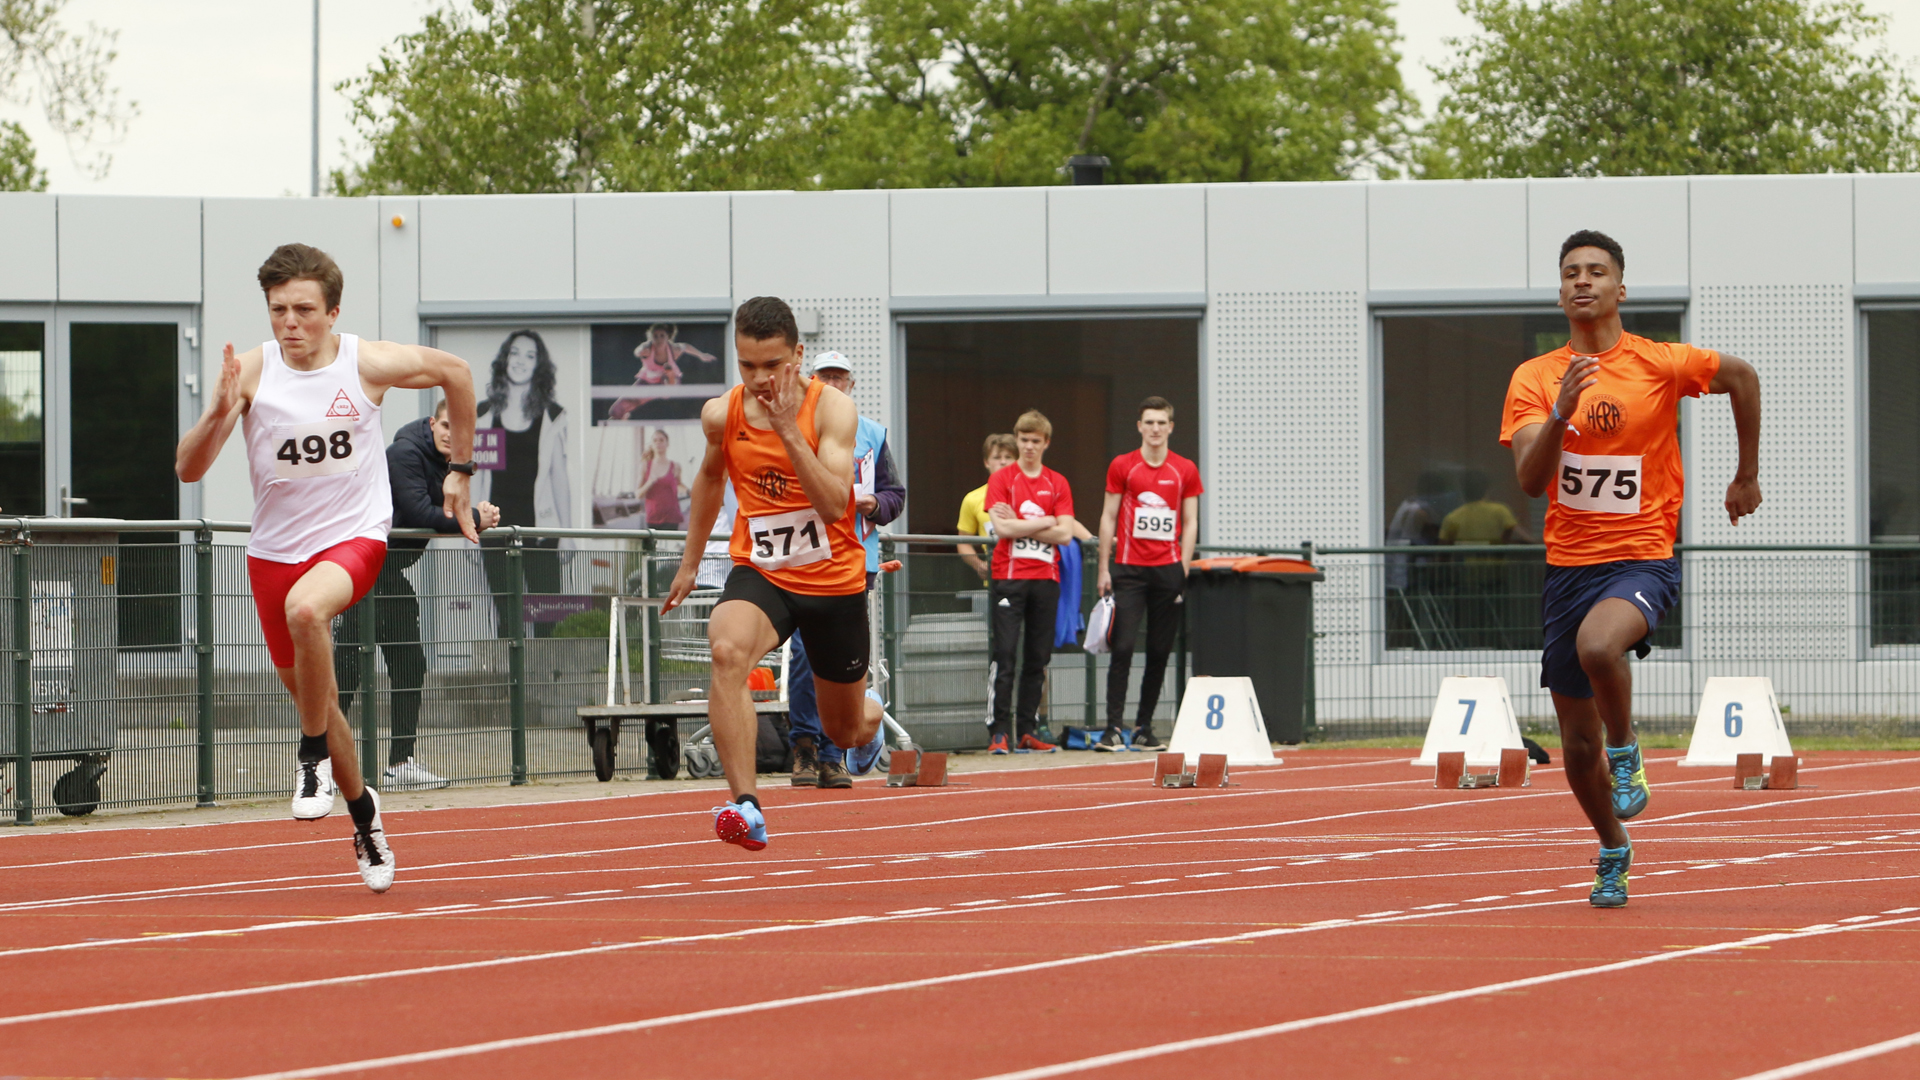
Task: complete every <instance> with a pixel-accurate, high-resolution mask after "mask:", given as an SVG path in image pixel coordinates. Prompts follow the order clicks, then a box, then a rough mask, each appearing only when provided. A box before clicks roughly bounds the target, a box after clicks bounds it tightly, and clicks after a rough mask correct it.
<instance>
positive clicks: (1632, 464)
mask: <svg viewBox="0 0 1920 1080" xmlns="http://www.w3.org/2000/svg"><path fill="white" fill-rule="evenodd" d="M1640 486H1641V472H1640V458H1639V456H1638V455H1631V456H1630V455H1625V454H1621V455H1608V456H1603V455H1600V454H1588V455H1585V456H1582V455H1580V454H1570V453H1568V452H1566V451H1565V450H1562V451H1561V452H1560V476H1559V488H1560V495H1559V498H1560V505H1561V506H1570V507H1572V508H1574V509H1575V510H1597V511H1599V512H1600V513H1602V514H1637V513H1639V512H1640Z"/></svg>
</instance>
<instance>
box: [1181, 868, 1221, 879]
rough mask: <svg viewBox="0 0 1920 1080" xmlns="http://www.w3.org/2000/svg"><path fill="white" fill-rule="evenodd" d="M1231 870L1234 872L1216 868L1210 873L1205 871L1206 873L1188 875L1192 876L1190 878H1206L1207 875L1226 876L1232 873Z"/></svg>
mask: <svg viewBox="0 0 1920 1080" xmlns="http://www.w3.org/2000/svg"><path fill="white" fill-rule="evenodd" d="M1231 872H1232V871H1229V870H1214V871H1212V872H1210V873H1205V874H1188V875H1187V876H1188V877H1190V878H1206V877H1226V876H1227V875H1228V874H1230V873H1231Z"/></svg>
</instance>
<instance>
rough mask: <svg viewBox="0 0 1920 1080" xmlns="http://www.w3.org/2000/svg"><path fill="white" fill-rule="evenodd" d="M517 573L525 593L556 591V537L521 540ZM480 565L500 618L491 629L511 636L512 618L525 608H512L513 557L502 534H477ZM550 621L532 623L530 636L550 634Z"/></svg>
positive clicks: (558, 588) (496, 633) (558, 582)
mask: <svg viewBox="0 0 1920 1080" xmlns="http://www.w3.org/2000/svg"><path fill="white" fill-rule="evenodd" d="M520 543H521V550H520V576H521V578H522V580H524V581H525V582H526V589H525V590H524V591H525V592H526V593H529V594H533V595H552V594H554V593H558V592H559V591H560V552H559V550H558V549H559V547H560V541H558V540H552V539H544V540H522V541H521V542H520ZM480 565H481V566H482V567H484V568H485V569H486V572H487V591H489V592H491V593H492V594H493V610H494V613H495V614H496V615H498V616H499V617H500V618H499V620H498V622H497V623H496V624H495V629H494V633H495V635H496V636H498V637H500V638H510V637H512V636H513V622H514V621H515V620H519V619H524V618H525V617H526V613H525V612H521V611H515V610H514V609H513V560H512V559H511V558H509V557H508V555H507V540H506V538H505V537H501V538H499V539H494V538H492V537H485V536H483V537H481V538H480ZM552 635H553V624H552V623H534V624H533V634H532V636H533V637H551V636H552Z"/></svg>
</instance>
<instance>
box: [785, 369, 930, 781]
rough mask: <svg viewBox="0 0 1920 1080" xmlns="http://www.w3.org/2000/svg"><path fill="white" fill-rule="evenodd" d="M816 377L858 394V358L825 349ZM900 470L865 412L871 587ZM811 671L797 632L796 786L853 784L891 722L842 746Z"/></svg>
mask: <svg viewBox="0 0 1920 1080" xmlns="http://www.w3.org/2000/svg"><path fill="white" fill-rule="evenodd" d="M813 377H814V378H816V379H819V380H820V381H821V382H824V383H826V384H827V385H828V386H831V387H833V388H834V389H835V390H838V391H840V392H841V393H843V394H846V395H847V396H848V397H852V396H853V362H852V361H850V360H848V359H847V358H846V357H845V356H842V355H841V354H839V353H837V352H825V353H821V354H820V356H819V357H818V358H816V359H815V360H814V362H813ZM899 475H900V474H899V471H898V470H896V469H895V468H894V467H893V455H892V454H891V453H890V452H889V451H888V449H887V429H886V428H885V427H883V426H881V424H880V423H879V422H878V421H876V420H873V419H870V418H868V417H865V416H862V417H860V426H859V430H858V431H857V432H856V433H855V434H854V439H853V500H854V503H853V505H854V510H855V512H856V513H857V514H858V515H859V516H858V518H857V519H856V520H855V522H854V533H855V535H857V536H859V537H860V541H861V543H863V544H865V545H866V548H867V588H869V589H871V588H873V582H874V578H875V577H876V576H877V575H878V574H879V572H880V530H879V526H881V525H885V524H887V523H888V522H890V521H892V520H894V519H895V518H897V517H899V516H900V511H901V509H902V508H903V507H904V506H905V505H906V501H907V489H906V488H905V487H903V486H901V484H900V480H899ZM812 674H813V669H812V667H811V666H810V665H809V664H808V663H807V651H806V647H805V645H804V644H803V643H802V642H801V640H800V635H799V634H797V633H796V634H795V635H794V636H793V639H792V651H791V653H790V655H789V657H788V660H787V694H788V709H787V719H788V723H789V724H790V725H791V726H790V727H789V730H788V732H787V740H788V742H789V743H790V744H791V745H792V747H793V786H794V787H823V788H850V787H852V786H853V777H854V775H865V774H866V773H867V771H868V770H870V769H872V768H873V763H874V761H875V760H877V759H878V757H879V755H880V748H881V747H882V746H883V745H884V744H885V742H886V737H887V729H886V725H885V724H881V725H880V727H879V729H878V730H877V731H876V732H875V734H874V736H873V741H872V742H870V743H868V744H867V745H865V746H861V747H857V748H855V749H853V750H851V751H846V752H843V751H842V750H841V749H840V748H839V747H838V746H835V745H834V744H833V740H832V739H829V738H827V737H826V735H825V734H824V733H823V732H822V731H821V728H820V713H819V710H818V708H817V707H816V706H815V705H814V700H813V679H812ZM880 709H881V704H880V702H879V701H878V700H877V699H876V697H875V695H874V692H873V690H872V689H869V690H868V691H867V715H868V717H869V718H872V717H873V715H874V713H876V712H878V711H880ZM849 754H850V755H851V756H850V757H849V756H848V755H849ZM849 768H851V772H849Z"/></svg>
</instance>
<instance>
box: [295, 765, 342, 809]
mask: <svg viewBox="0 0 1920 1080" xmlns="http://www.w3.org/2000/svg"><path fill="white" fill-rule="evenodd" d="M338 791H339V789H338V788H336V787H334V786H333V759H332V758H321V759H320V760H319V761H303V762H301V763H300V764H299V765H297V766H295V767H294V770H293V820H295V821H319V820H320V819H321V818H323V817H326V816H327V815H328V814H331V813H333V797H334V795H335V794H336V793H337V792H338Z"/></svg>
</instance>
